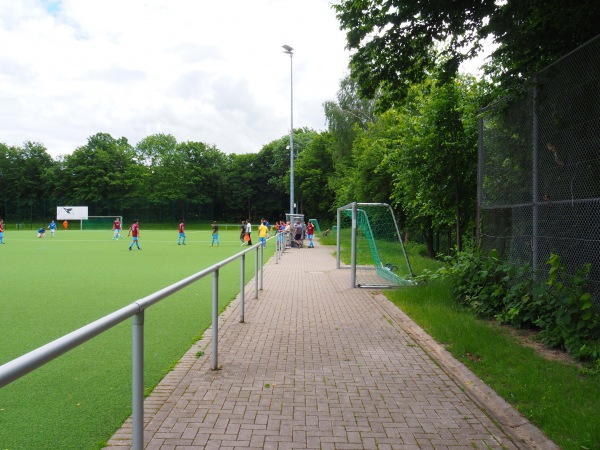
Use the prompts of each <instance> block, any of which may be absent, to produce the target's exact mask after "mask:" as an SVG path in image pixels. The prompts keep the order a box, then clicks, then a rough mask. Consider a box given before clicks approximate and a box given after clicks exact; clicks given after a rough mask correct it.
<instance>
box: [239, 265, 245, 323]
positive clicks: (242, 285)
mask: <svg viewBox="0 0 600 450" xmlns="http://www.w3.org/2000/svg"><path fill="white" fill-rule="evenodd" d="M240 261H241V264H240V323H244V289H245V287H246V283H245V281H246V280H245V278H246V254H243V255H242V257H241V258H240Z"/></svg>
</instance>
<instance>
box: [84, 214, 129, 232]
mask: <svg viewBox="0 0 600 450" xmlns="http://www.w3.org/2000/svg"><path fill="white" fill-rule="evenodd" d="M115 219H119V222H121V228H123V226H124V225H123V216H88V218H87V220H83V221H82V222H81V229H82V230H112V228H113V224H114V223H115Z"/></svg>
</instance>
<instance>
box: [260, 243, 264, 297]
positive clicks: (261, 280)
mask: <svg viewBox="0 0 600 450" xmlns="http://www.w3.org/2000/svg"><path fill="white" fill-rule="evenodd" d="M263 253H264V248H263V246H262V245H261V246H260V269H259V270H260V290H261V291H262V290H263V262H264V255H263Z"/></svg>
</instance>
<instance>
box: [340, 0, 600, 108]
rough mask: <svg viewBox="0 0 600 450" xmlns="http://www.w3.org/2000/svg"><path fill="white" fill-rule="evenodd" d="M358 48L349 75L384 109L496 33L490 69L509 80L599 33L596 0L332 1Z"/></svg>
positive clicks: (452, 70)
mask: <svg viewBox="0 0 600 450" xmlns="http://www.w3.org/2000/svg"><path fill="white" fill-rule="evenodd" d="M334 9H335V10H336V13H337V18H338V20H339V21H340V27H341V28H342V29H343V30H345V31H346V41H347V44H348V48H349V49H350V50H351V51H353V53H352V56H351V60H350V68H351V76H352V78H354V79H355V80H356V81H357V83H358V86H359V90H360V93H361V95H363V96H366V97H368V98H374V97H375V96H376V95H378V96H380V102H379V103H380V105H379V106H380V109H381V110H386V109H388V108H389V107H391V106H397V105H398V104H399V103H401V102H402V101H403V99H404V97H405V96H406V94H407V93H408V90H409V89H410V87H411V85H413V84H419V83H421V82H422V81H423V80H425V79H426V77H427V76H428V75H430V74H431V73H433V72H434V71H436V70H438V71H440V75H441V80H442V82H444V83H445V82H446V81H450V80H451V79H452V78H453V77H454V75H455V74H456V72H457V69H458V67H459V64H460V63H461V62H462V61H464V60H467V59H469V58H471V57H473V56H475V55H477V54H478V53H479V52H480V51H481V49H482V48H483V40H484V39H485V38H491V39H492V40H493V41H495V43H496V44H497V48H496V49H495V50H494V52H493V53H492V55H491V61H490V64H489V67H488V71H489V72H490V73H492V74H493V75H494V77H495V78H496V80H498V81H500V82H502V83H503V84H504V85H506V86H507V87H508V86H510V85H512V87H513V88H514V87H515V85H518V83H519V82H520V81H522V80H523V79H526V78H528V77H530V76H531V75H533V74H534V73H535V72H537V71H539V70H540V69H541V68H542V67H544V66H546V65H547V64H549V63H550V62H551V61H554V60H556V59H558V58H560V57H562V56H564V55H565V54H567V53H568V52H570V51H572V50H574V49H575V48H576V47H577V46H579V45H581V44H583V43H585V42H586V41H588V40H589V39H592V38H593V37H594V36H596V35H597V34H598V26H597V24H598V23H600V3H599V2H597V1H594V0H573V1H569V2H565V1H562V0H546V1H543V2H540V1H514V0H509V1H504V2H497V1H494V0H462V1H459V2H444V1H427V2H424V1H419V0H402V1H400V0H385V1H384V0H344V1H341V2H340V3H339V4H337V5H334Z"/></svg>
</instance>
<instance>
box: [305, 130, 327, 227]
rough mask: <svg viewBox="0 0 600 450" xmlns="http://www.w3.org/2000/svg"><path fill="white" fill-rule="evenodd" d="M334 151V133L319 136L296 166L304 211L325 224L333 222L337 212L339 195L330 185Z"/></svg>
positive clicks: (310, 144) (308, 146)
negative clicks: (336, 204)
mask: <svg viewBox="0 0 600 450" xmlns="http://www.w3.org/2000/svg"><path fill="white" fill-rule="evenodd" d="M333 148H334V145H333V137H332V135H331V133H327V132H325V133H320V134H318V135H315V136H314V137H313V139H312V140H311V141H310V142H309V143H308V144H307V145H306V147H305V148H304V150H303V151H302V153H300V155H299V157H298V159H297V161H296V166H295V182H296V186H297V188H298V192H299V200H300V203H301V205H302V209H301V212H302V213H303V214H308V215H310V218H317V219H319V220H320V221H321V222H325V221H329V220H330V219H331V217H333V213H334V211H335V207H334V205H335V197H336V195H335V191H334V190H333V189H332V188H331V186H330V184H329V177H330V176H331V175H332V174H333ZM307 219H308V217H307Z"/></svg>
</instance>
